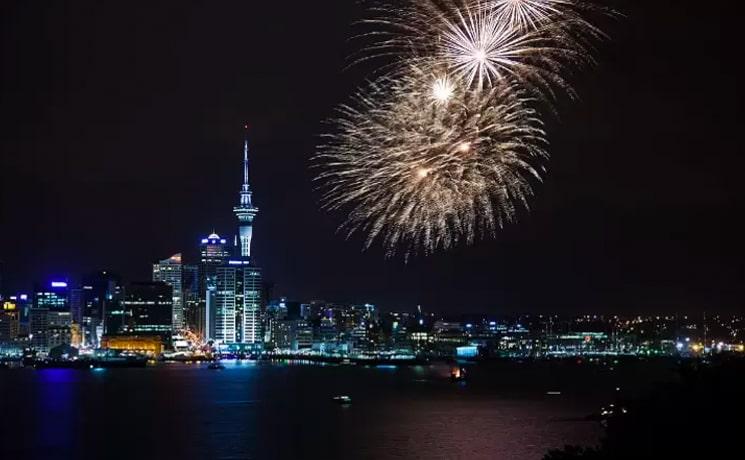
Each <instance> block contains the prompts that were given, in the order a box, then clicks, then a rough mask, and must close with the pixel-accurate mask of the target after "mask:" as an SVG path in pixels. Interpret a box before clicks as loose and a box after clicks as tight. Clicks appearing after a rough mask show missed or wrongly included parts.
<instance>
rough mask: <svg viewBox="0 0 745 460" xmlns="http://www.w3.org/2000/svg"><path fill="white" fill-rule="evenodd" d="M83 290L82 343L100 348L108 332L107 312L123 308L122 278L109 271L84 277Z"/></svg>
mask: <svg viewBox="0 0 745 460" xmlns="http://www.w3.org/2000/svg"><path fill="white" fill-rule="evenodd" d="M82 289H83V303H84V307H83V318H82V324H81V335H82V341H83V343H84V344H85V345H86V346H90V347H98V346H99V345H100V342H101V336H102V335H103V334H104V331H105V330H106V317H107V314H106V312H107V311H108V312H111V311H119V309H120V307H121V305H120V304H121V300H122V291H123V289H122V281H121V277H120V276H119V275H117V274H115V273H111V272H109V271H107V270H101V271H97V272H93V273H90V274H87V275H86V276H84V277H83V282H82ZM108 316H112V315H108ZM114 326H116V325H114Z"/></svg>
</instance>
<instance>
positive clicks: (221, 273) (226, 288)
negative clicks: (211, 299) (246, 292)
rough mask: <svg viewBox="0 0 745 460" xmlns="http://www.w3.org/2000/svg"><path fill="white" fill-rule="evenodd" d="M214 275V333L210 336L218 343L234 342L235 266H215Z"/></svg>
mask: <svg viewBox="0 0 745 460" xmlns="http://www.w3.org/2000/svg"><path fill="white" fill-rule="evenodd" d="M216 275H217V276H216V283H217V284H216V289H215V309H214V313H215V315H214V318H215V319H214V324H215V333H214V336H213V337H212V338H213V339H214V340H215V341H217V342H220V343H235V342H236V337H237V333H238V331H237V330H236V314H237V309H236V294H237V286H236V278H237V274H236V268H235V267H231V266H224V267H217V272H216Z"/></svg>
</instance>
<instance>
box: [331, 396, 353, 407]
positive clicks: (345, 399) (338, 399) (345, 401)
mask: <svg viewBox="0 0 745 460" xmlns="http://www.w3.org/2000/svg"><path fill="white" fill-rule="evenodd" d="M332 399H333V400H334V402H335V403H337V404H341V405H342V406H347V405H349V404H352V398H350V397H349V396H347V395H340V396H334V397H333V398H332Z"/></svg>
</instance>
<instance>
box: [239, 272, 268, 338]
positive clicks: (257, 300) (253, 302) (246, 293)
mask: <svg viewBox="0 0 745 460" xmlns="http://www.w3.org/2000/svg"><path fill="white" fill-rule="evenodd" d="M261 287H262V278H261V269H260V268H259V267H255V266H253V265H249V266H247V267H244V268H243V327H242V333H243V335H242V342H243V343H251V344H255V343H260V342H263V341H264V337H263V335H262V330H261V326H262V313H263V311H262V296H261Z"/></svg>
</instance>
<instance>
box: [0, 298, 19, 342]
mask: <svg viewBox="0 0 745 460" xmlns="http://www.w3.org/2000/svg"><path fill="white" fill-rule="evenodd" d="M0 303H1V304H2V308H1V309H0V343H10V342H14V341H15V340H16V339H17V338H18V334H19V329H20V310H19V308H18V304H17V303H16V302H14V301H11V300H5V301H2V302H0Z"/></svg>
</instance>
